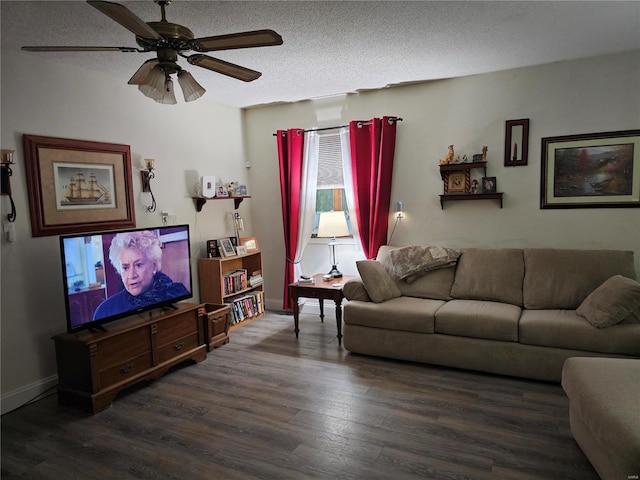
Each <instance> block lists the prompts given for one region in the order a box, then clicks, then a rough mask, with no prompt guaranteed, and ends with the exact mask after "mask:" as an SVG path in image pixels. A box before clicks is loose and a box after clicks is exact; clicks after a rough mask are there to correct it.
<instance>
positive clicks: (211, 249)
mask: <svg viewBox="0 0 640 480" xmlns="http://www.w3.org/2000/svg"><path fill="white" fill-rule="evenodd" d="M207 257H209V258H218V257H220V248H219V246H218V240H207Z"/></svg>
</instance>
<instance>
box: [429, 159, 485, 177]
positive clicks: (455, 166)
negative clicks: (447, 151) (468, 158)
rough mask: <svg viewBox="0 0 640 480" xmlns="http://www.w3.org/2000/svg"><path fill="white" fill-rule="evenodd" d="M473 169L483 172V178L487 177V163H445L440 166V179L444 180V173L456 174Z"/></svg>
mask: <svg viewBox="0 0 640 480" xmlns="http://www.w3.org/2000/svg"><path fill="white" fill-rule="evenodd" d="M473 168H482V169H483V170H484V176H485V177H486V176H487V162H475V163H447V164H445V165H440V177H442V180H444V179H445V175H446V172H458V171H460V170H471V169H473Z"/></svg>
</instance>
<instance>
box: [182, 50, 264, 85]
mask: <svg viewBox="0 0 640 480" xmlns="http://www.w3.org/2000/svg"><path fill="white" fill-rule="evenodd" d="M187 61H188V62H189V63H190V64H191V65H197V66H198V67H202V68H206V69H208V70H213V71H214V72H218V73H221V74H223V75H228V76H229V77H233V78H237V79H238V80H242V81H244V82H252V81H253V80H256V79H258V78H260V75H262V73H260V72H256V71H255V70H251V69H249V68H245V67H241V66H240V65H235V64H233V63H229V62H225V61H224V60H220V59H218V58H213V57H208V56H207V55H199V54H196V55H191V56H190V57H187Z"/></svg>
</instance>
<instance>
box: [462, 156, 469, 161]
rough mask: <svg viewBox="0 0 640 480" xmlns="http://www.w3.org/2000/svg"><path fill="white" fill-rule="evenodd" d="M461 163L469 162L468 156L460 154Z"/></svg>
mask: <svg viewBox="0 0 640 480" xmlns="http://www.w3.org/2000/svg"><path fill="white" fill-rule="evenodd" d="M462 163H469V157H467V156H466V155H462Z"/></svg>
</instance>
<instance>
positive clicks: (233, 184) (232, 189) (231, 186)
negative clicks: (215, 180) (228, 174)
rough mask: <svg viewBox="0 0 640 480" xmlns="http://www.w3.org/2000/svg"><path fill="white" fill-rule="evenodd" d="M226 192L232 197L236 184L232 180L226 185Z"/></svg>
mask: <svg viewBox="0 0 640 480" xmlns="http://www.w3.org/2000/svg"><path fill="white" fill-rule="evenodd" d="M227 192H228V193H229V196H230V197H233V196H234V195H235V193H236V184H235V183H234V182H231V183H230V184H228V185H227Z"/></svg>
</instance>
